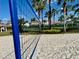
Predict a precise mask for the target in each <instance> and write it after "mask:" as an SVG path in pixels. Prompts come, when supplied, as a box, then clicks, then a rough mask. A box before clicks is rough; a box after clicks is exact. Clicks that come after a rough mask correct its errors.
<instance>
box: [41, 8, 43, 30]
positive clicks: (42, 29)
mask: <svg viewBox="0 0 79 59" xmlns="http://www.w3.org/2000/svg"><path fill="white" fill-rule="evenodd" d="M41 14H42V30H43V9H42V10H41Z"/></svg>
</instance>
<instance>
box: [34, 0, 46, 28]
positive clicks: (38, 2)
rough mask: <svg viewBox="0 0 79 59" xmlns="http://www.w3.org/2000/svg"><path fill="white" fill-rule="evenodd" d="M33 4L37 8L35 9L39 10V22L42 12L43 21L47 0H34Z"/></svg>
mask: <svg viewBox="0 0 79 59" xmlns="http://www.w3.org/2000/svg"><path fill="white" fill-rule="evenodd" d="M32 5H33V7H34V8H35V10H36V11H37V12H38V15H39V22H40V13H41V14H42V21H43V9H44V7H45V5H46V0H32ZM42 23H43V22H42ZM40 27H41V24H40Z"/></svg>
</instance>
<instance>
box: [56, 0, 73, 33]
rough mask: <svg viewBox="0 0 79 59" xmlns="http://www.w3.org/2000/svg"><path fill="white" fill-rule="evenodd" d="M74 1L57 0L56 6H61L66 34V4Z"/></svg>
mask: <svg viewBox="0 0 79 59" xmlns="http://www.w3.org/2000/svg"><path fill="white" fill-rule="evenodd" d="M73 1H74V0H57V3H58V4H61V5H62V6H63V13H64V32H66V16H67V7H68V5H67V2H73Z"/></svg>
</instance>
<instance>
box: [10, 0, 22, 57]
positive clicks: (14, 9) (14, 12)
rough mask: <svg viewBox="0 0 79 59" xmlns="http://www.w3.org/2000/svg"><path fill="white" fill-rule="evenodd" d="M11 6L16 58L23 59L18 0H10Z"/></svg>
mask: <svg viewBox="0 0 79 59" xmlns="http://www.w3.org/2000/svg"><path fill="white" fill-rule="evenodd" d="M9 8H10V15H11V22H12V31H13V39H14V40H13V41H14V49H15V57H16V59H21V49H20V38H19V29H18V16H17V4H16V0H9Z"/></svg>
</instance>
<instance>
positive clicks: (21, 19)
mask: <svg viewBox="0 0 79 59" xmlns="http://www.w3.org/2000/svg"><path fill="white" fill-rule="evenodd" d="M24 23H25V21H24V18H20V19H19V31H20V32H22V31H23V26H24Z"/></svg>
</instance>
